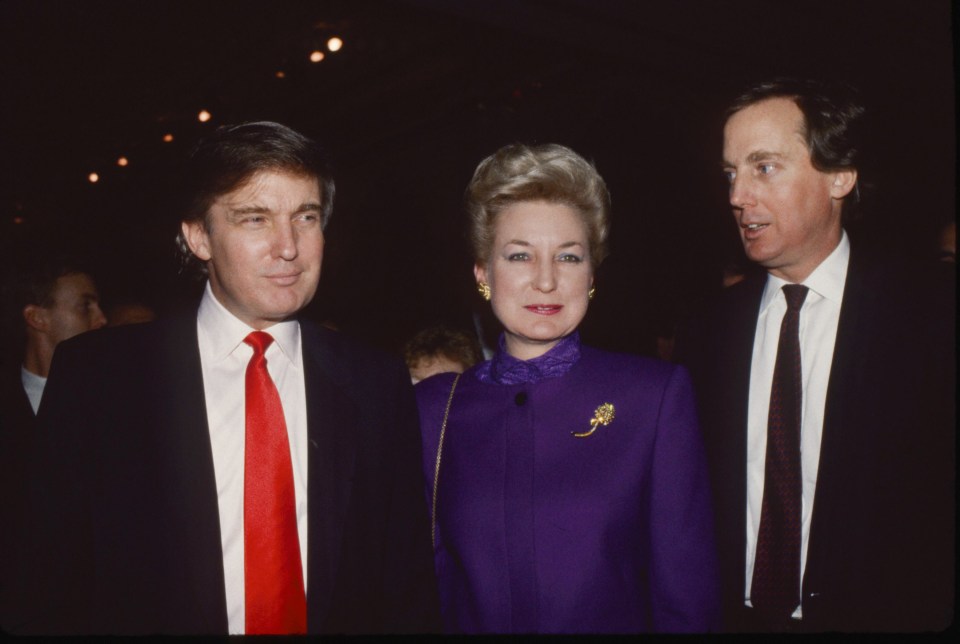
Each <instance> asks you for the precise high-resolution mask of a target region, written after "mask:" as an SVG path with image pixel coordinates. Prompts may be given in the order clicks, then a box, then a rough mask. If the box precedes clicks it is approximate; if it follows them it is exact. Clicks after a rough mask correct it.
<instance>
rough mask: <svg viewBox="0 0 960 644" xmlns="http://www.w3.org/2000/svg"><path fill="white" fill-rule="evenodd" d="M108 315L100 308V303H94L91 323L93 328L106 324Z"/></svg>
mask: <svg viewBox="0 0 960 644" xmlns="http://www.w3.org/2000/svg"><path fill="white" fill-rule="evenodd" d="M106 324H107V316H106V315H104V314H103V310H102V309H101V308H100V305H99V304H94V305H93V324H91V325H90V328H91V329H99V328H100V327H102V326H106Z"/></svg>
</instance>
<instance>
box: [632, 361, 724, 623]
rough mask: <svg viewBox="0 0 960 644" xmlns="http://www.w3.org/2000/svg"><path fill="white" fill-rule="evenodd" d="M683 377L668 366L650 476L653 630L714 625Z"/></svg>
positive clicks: (714, 596) (715, 600)
mask: <svg viewBox="0 0 960 644" xmlns="http://www.w3.org/2000/svg"><path fill="white" fill-rule="evenodd" d="M695 409H696V407H695V405H694V399H693V388H692V386H691V384H690V378H689V376H688V375H687V372H686V371H685V370H684V369H683V368H682V367H677V368H675V369H674V370H673V373H672V374H671V377H670V379H669V381H668V383H667V386H666V388H665V389H664V390H663V398H662V399H661V401H660V412H659V415H658V419H657V434H656V438H655V440H654V448H653V458H652V459H651V477H650V487H649V495H650V498H649V500H650V509H649V523H648V525H649V530H650V538H649V543H650V561H651V571H650V602H651V611H652V617H653V625H654V629H655V630H657V631H660V632H704V631H710V630H714V629H716V628H717V627H718V626H719V619H720V611H719V581H718V572H717V558H716V551H715V547H714V533H713V516H712V510H711V505H710V489H709V483H708V476H707V466H706V457H705V454H704V449H703V444H702V440H701V437H700V430H699V427H698V424H697V417H696V412H695Z"/></svg>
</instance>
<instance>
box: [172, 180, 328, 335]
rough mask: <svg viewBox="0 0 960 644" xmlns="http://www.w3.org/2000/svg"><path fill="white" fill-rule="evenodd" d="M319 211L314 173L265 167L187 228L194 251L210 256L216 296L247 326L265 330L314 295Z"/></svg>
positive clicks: (317, 277)
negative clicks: (200, 219) (270, 169)
mask: <svg viewBox="0 0 960 644" xmlns="http://www.w3.org/2000/svg"><path fill="white" fill-rule="evenodd" d="M320 214H321V211H320V185H319V182H318V181H317V179H316V178H313V177H305V176H301V175H296V174H290V173H287V172H278V171H263V172H259V173H257V174H255V175H254V176H253V177H252V178H251V179H250V180H249V181H247V182H246V183H245V184H243V185H242V186H240V187H239V188H237V189H235V190H233V191H232V192H229V193H227V194H225V195H222V196H220V197H219V198H217V199H216V201H214V203H213V205H212V206H211V207H210V210H209V212H208V213H207V219H206V224H204V223H201V222H184V223H183V224H182V227H183V232H184V236H185V237H186V239H187V242H188V244H189V245H190V249H191V250H192V251H193V253H194V254H195V255H196V256H197V257H198V258H200V259H201V260H203V261H206V262H207V269H208V272H209V276H210V287H211V289H212V290H213V294H214V295H215V296H216V297H217V300H218V301H219V302H220V303H221V304H223V305H224V307H226V308H227V310H228V311H230V312H231V313H233V314H234V315H235V316H237V317H238V318H239V319H240V320H242V321H243V322H245V323H246V324H248V325H249V326H251V327H253V328H255V329H265V328H267V327H269V326H271V325H273V324H275V323H277V322H280V321H282V320H284V319H286V318H288V317H290V316H292V315H293V314H295V313H296V312H297V311H299V310H300V309H302V308H303V307H304V306H306V305H307V304H308V303H309V302H310V300H311V299H313V295H314V293H316V290H317V284H318V283H319V281H320V264H321V260H322V259H323V241H324V238H323V231H322V230H321V228H320Z"/></svg>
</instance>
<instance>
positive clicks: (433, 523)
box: [430, 373, 460, 548]
mask: <svg viewBox="0 0 960 644" xmlns="http://www.w3.org/2000/svg"><path fill="white" fill-rule="evenodd" d="M459 381H460V374H459V373H458V374H457V377H456V378H454V379H453V385H451V387H450V397H449V398H447V408H446V409H445V410H444V411H443V424H442V425H440V444H439V445H437V464H436V465H435V466H434V468H433V507H432V509H431V511H430V543H431V544H433V547H434V548H436V547H437V489H438V487H439V485H438V484H439V482H440V458H441V457H442V456H443V437H444V435H445V434H446V433H447V419H449V418H450V405H452V404H453V392H454V391H456V389H457V383H458V382H459Z"/></svg>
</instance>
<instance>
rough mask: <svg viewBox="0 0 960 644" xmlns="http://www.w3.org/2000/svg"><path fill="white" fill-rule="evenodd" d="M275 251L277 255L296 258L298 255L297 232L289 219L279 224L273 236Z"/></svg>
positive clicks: (288, 258) (284, 257)
mask: <svg viewBox="0 0 960 644" xmlns="http://www.w3.org/2000/svg"><path fill="white" fill-rule="evenodd" d="M273 252H274V255H275V256H276V257H282V258H283V259H287V260H290V259H294V258H295V257H296V256H297V232H296V230H295V229H294V227H293V224H292V223H291V222H289V221H282V222H280V223H278V224H277V227H276V229H275V231H274V238H273Z"/></svg>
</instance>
